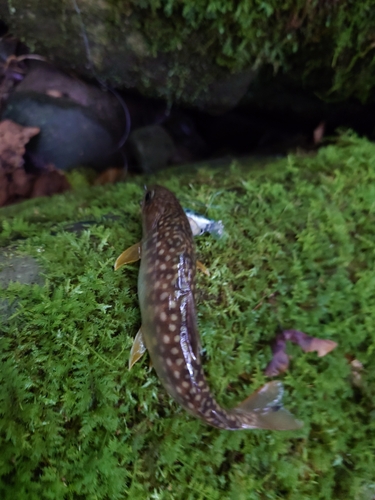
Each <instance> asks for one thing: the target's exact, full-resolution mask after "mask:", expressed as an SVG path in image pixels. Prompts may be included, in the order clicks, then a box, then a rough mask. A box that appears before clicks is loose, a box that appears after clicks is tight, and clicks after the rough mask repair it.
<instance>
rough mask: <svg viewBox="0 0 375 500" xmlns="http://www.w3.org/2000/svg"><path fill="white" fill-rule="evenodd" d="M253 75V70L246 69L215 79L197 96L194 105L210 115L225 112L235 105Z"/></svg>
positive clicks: (254, 73) (243, 93) (245, 90)
mask: <svg viewBox="0 0 375 500" xmlns="http://www.w3.org/2000/svg"><path fill="white" fill-rule="evenodd" d="M255 75H256V72H255V71H253V70H247V71H243V72H241V73H238V74H234V75H230V76H229V77H228V78H225V79H223V80H219V81H215V82H213V83H211V85H209V87H208V89H207V91H205V92H202V93H201V94H200V95H199V96H198V98H197V100H196V102H195V105H196V106H197V107H198V108H199V109H201V110H202V111H206V112H207V113H210V114H212V115H220V114H222V113H225V112H226V111H228V110H231V109H233V108H234V107H235V106H237V104H238V103H239V102H240V100H241V99H242V98H243V96H244V95H245V94H246V92H247V90H248V87H249V85H250V83H251V82H252V81H253V79H254V77H255Z"/></svg>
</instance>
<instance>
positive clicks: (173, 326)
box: [168, 323, 177, 332]
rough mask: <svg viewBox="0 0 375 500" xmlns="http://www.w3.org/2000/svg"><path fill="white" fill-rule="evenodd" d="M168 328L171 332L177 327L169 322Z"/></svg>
mask: <svg viewBox="0 0 375 500" xmlns="http://www.w3.org/2000/svg"><path fill="white" fill-rule="evenodd" d="M168 328H169V330H170V331H171V332H174V331H175V330H176V329H177V326H176V325H174V324H173V323H171V324H170V325H169V327H168Z"/></svg>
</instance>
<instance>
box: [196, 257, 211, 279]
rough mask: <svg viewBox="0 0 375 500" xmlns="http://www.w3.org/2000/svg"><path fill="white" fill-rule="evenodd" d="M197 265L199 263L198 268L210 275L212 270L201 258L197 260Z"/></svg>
mask: <svg viewBox="0 0 375 500" xmlns="http://www.w3.org/2000/svg"><path fill="white" fill-rule="evenodd" d="M196 265H197V269H199V270H200V271H202V273H204V274H205V275H206V276H209V275H210V271H209V270H208V269H207V267H206V266H205V265H204V264H202V262H201V261H200V260H197V264H196Z"/></svg>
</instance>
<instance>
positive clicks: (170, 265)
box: [138, 186, 301, 430]
mask: <svg viewBox="0 0 375 500" xmlns="http://www.w3.org/2000/svg"><path fill="white" fill-rule="evenodd" d="M142 221H143V238H142V243H141V266H140V271H139V277H138V295H139V302H140V309H141V315H142V327H141V332H142V338H143V342H144V345H145V347H146V349H147V350H148V352H149V354H150V356H151V360H152V365H153V367H154V368H155V370H156V372H157V374H158V377H159V378H160V380H161V382H162V384H163V385H164V387H165V389H166V390H167V391H168V393H169V394H170V395H171V396H172V397H173V398H174V399H175V400H176V401H177V402H178V403H179V404H180V405H182V406H183V407H184V408H185V409H186V410H187V411H188V412H189V413H191V414H192V415H194V416H196V417H198V418H200V419H202V420H204V421H205V422H206V423H208V424H210V425H212V426H214V427H218V428H221V429H231V430H236V429H252V428H267V429H280V430H286V429H297V428H299V427H300V426H301V423H300V422H299V421H297V420H295V418H294V417H293V416H292V415H291V414H290V413H289V412H288V411H287V410H285V409H284V408H283V407H282V405H281V397H282V393H283V388H282V385H281V383H279V382H270V383H268V384H266V385H265V386H263V387H262V388H261V389H260V390H258V391H257V392H255V393H254V394H252V395H251V396H250V397H249V398H248V399H246V400H245V401H244V402H243V403H242V404H240V405H239V406H238V407H236V408H234V409H232V410H225V409H224V408H221V407H220V405H219V404H218V403H217V402H216V401H215V399H214V397H213V396H212V394H211V392H210V388H209V386H208V383H207V380H206V378H205V375H204V372H203V368H202V362H201V354H200V339H199V333H198V327H197V320H196V306H195V299H194V293H195V271H196V258H195V248H194V242H193V233H192V230H191V227H190V224H189V221H188V218H187V216H186V214H185V213H184V210H183V209H182V207H181V205H180V203H179V202H178V200H177V198H176V197H175V196H174V194H173V193H172V192H171V191H169V190H168V189H166V188H164V187H162V186H153V187H152V188H150V189H149V190H148V191H147V192H146V194H145V197H144V200H143V204H142Z"/></svg>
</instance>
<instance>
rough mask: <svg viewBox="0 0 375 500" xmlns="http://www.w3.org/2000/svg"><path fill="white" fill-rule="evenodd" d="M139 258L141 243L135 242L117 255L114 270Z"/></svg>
mask: <svg viewBox="0 0 375 500" xmlns="http://www.w3.org/2000/svg"><path fill="white" fill-rule="evenodd" d="M140 258H141V243H140V242H138V243H135V244H134V245H132V246H131V247H129V248H127V249H126V250H124V251H123V252H122V254H121V255H119V256H118V257H117V259H116V262H115V266H114V267H115V271H117V269H120V267H122V266H124V265H125V264H131V263H132V262H137V261H138V260H139V259H140Z"/></svg>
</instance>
